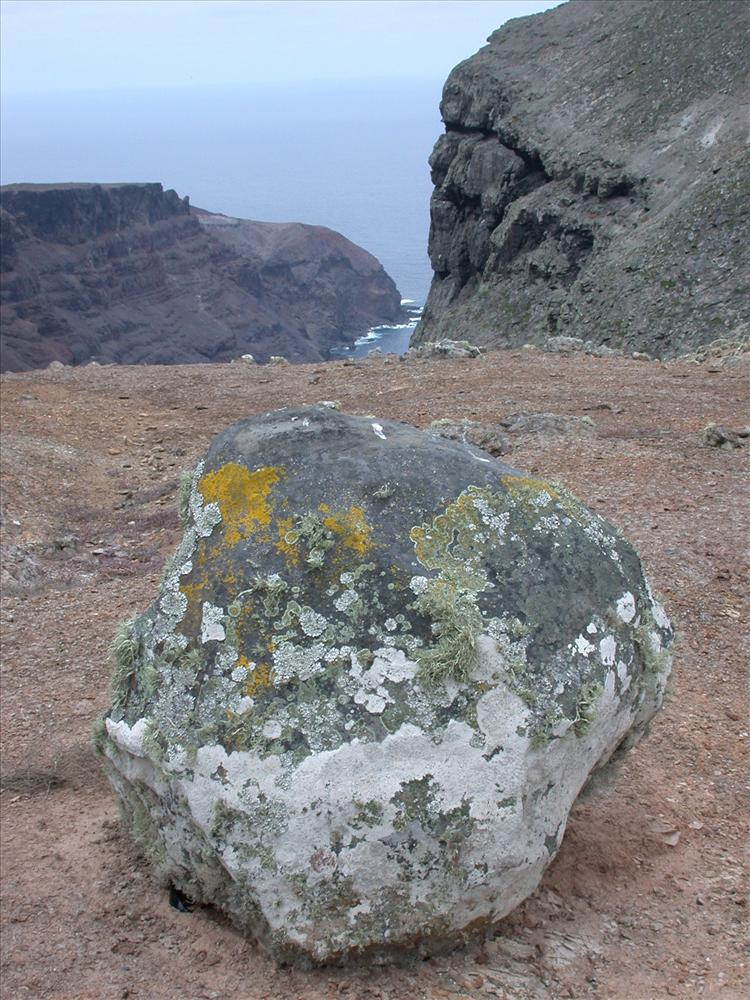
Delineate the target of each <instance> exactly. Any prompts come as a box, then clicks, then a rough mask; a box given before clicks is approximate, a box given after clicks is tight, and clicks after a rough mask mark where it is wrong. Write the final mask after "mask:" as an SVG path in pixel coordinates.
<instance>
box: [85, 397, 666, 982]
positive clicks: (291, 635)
mask: <svg viewBox="0 0 750 1000" xmlns="http://www.w3.org/2000/svg"><path fill="white" fill-rule="evenodd" d="M182 510H183V515H184V520H185V534H184V537H183V539H182V542H181V544H180V546H179V548H178V550H177V552H176V553H175V555H174V558H173V559H172V561H171V562H170V564H169V565H168V567H167V570H166V572H165V574H164V577H163V582H162V584H161V586H160V588H159V591H158V593H157V595H156V596H155V600H154V603H153V604H152V605H151V607H150V608H148V609H147V610H146V611H145V612H143V613H141V614H138V615H136V616H135V617H134V618H133V619H131V620H129V621H128V622H126V623H125V624H124V625H123V627H122V628H121V630H120V632H119V633H118V635H117V638H116V640H115V644H114V647H113V653H114V659H115V664H116V669H115V677H114V682H113V689H112V695H113V703H112V708H111V710H110V711H109V712H108V713H107V715H106V718H104V719H101V720H99V723H98V725H97V728H96V732H95V739H96V743H97V746H98V749H99V752H100V753H101V755H102V759H103V762H104V765H105V769H106V771H107V774H108V776H109V778H110V780H111V782H112V784H113V786H114V788H115V789H116V791H117V793H118V795H119V797H120V799H121V802H122V805H123V809H124V813H125V816H126V818H127V820H128V822H129V824H130V826H131V829H132V833H133V836H134V838H135V840H136V842H137V844H138V845H139V846H140V848H141V849H142V850H143V851H144V853H145V854H146V856H147V858H148V859H149V860H150V861H151V862H152V864H153V866H154V868H155V870H156V872H157V873H158V874H159V875H160V876H161V878H163V879H164V880H165V881H169V882H172V883H173V884H174V885H176V886H177V887H178V888H179V889H180V890H182V891H183V892H184V893H187V894H188V895H189V896H191V897H192V898H193V899H195V900H200V901H202V902H208V903H213V904H215V905H217V906H219V907H220V908H222V909H223V910H225V911H226V912H227V913H228V914H229V916H230V917H231V918H232V920H233V921H234V922H235V923H236V924H237V925H238V926H239V927H241V928H242V929H244V930H246V931H247V932H249V933H251V934H253V935H255V936H256V937H258V938H259V939H260V940H261V941H262V942H263V943H264V944H265V945H266V946H267V947H268V948H269V949H270V950H271V951H272V953H273V954H274V955H275V956H276V957H277V958H278V959H279V960H280V961H283V962H290V961H292V962H296V961H298V962H302V963H306V964H309V963H330V962H342V961H348V960H358V959H364V958H368V959H374V960H383V959H386V958H390V957H393V956H394V955H404V954H410V955H413V954H422V955H429V954H434V953H435V952H438V951H440V950H443V949H446V948H451V947H455V946H456V945H457V944H460V943H461V942H462V941H464V940H466V939H467V938H468V937H470V936H471V935H475V934H478V933H481V932H483V931H487V930H488V929H489V928H491V927H492V925H493V924H494V923H495V922H496V921H497V920H499V919H500V918H501V917H503V916H504V915H505V914H506V913H508V912H509V911H510V910H511V909H513V907H514V906H516V905H517V904H518V903H519V902H521V900H523V899H524V898H525V897H526V896H527V895H528V894H529V893H530V892H531V891H532V890H533V889H534V888H535V886H536V885H537V884H538V882H539V879H540V878H541V876H542V873H543V872H544V870H545V868H546V867H547V865H548V864H549V863H550V861H551V860H552V858H553V857H554V856H555V854H556V852H557V850H558V848H559V846H560V842H561V840H562V837H563V833H564V830H565V824H566V819H567V816H568V811H569V809H570V807H571V805H572V803H573V801H574V800H575V798H576V796H577V795H578V793H579V791H580V790H581V788H582V786H583V785H584V784H585V782H586V781H587V779H588V777H589V775H590V774H591V773H592V772H593V771H596V770H598V769H601V768H602V767H604V766H605V765H606V764H608V763H609V762H611V761H612V759H613V757H614V758H617V757H618V756H620V755H621V754H622V753H624V752H625V751H626V750H627V749H628V748H629V747H630V746H632V745H633V744H634V743H635V742H637V741H638V740H639V739H640V737H641V736H642V734H643V732H644V730H645V727H646V726H647V724H648V722H649V720H650V719H651V718H652V716H653V715H654V713H655V712H656V711H657V709H658V708H659V706H660V704H661V701H662V698H663V694H664V688H665V684H666V679H667V676H668V673H669V669H670V663H671V651H670V650H671V641H672V630H671V627H670V624H669V622H668V620H667V618H666V616H665V614H664V612H663V610H662V608H661V607H660V605H659V604H658V603H657V602H656V601H655V600H654V598H653V596H652V594H651V592H650V590H649V587H648V584H647V582H646V580H645V579H644V576H643V572H642V569H641V565H640V561H639V559H638V556H637V554H636V553H635V551H634V550H633V548H632V547H631V546H630V545H629V544H628V543H627V541H625V540H624V539H623V538H622V537H621V536H620V535H619V534H618V533H617V532H616V531H615V530H614V529H613V528H612V527H611V526H610V525H608V524H607V523H606V522H605V521H603V520H602V519H601V518H600V517H598V516H597V515H595V514H593V513H591V512H590V511H588V510H587V509H586V508H585V507H584V506H583V505H582V504H580V503H579V502H578V501H577V500H576V499H575V498H574V497H572V496H571V495H570V494H568V493H567V492H566V491H565V490H563V489H562V488H560V487H559V486H552V485H550V484H549V483H547V482H544V481H542V480H538V479H533V478H529V477H526V476H523V475H521V474H519V473H518V472H516V471H514V470H513V469H511V468H509V467H508V466H506V465H503V464H501V463H500V462H498V461H496V460H494V459H491V458H490V456H489V455H487V454H486V453H483V452H481V451H479V450H477V449H475V448H473V447H471V446H469V445H466V444H463V443H460V442H455V441H447V440H445V439H444V438H441V437H439V436H437V435H430V434H425V433H423V432H420V431H417V430H415V429H414V428H413V427H409V426H407V425H405V424H399V423H396V422H394V421H388V420H377V419H375V418H357V417H349V416H345V415H343V414H341V413H339V412H336V411H335V410H333V409H330V408H326V407H322V406H321V407H307V408H300V409H286V410H280V411H276V412H273V413H268V414H265V415H263V416H260V417H256V418H253V419H251V420H246V421H243V422H241V423H238V424H235V425H233V426H232V427H229V428H228V429H227V430H225V431H224V432H222V433H221V434H220V435H219V436H218V437H217V438H216V439H215V440H214V442H213V443H212V445H211V447H210V448H209V451H208V453H207V455H206V457H205V459H204V460H203V461H201V462H200V464H199V465H198V467H197V468H196V470H195V473H194V475H193V477H192V481H189V482H186V484H185V490H184V493H183V501H182Z"/></svg>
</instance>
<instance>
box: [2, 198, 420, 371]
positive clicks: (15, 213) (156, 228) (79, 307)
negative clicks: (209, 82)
mask: <svg viewBox="0 0 750 1000" xmlns="http://www.w3.org/2000/svg"><path fill="white" fill-rule="evenodd" d="M0 193H1V195H2V258H1V263H0V272H2V273H1V274H0V278H1V281H2V285H1V289H2V290H1V296H0V301H1V303H2V305H1V306H0V310H1V318H2V335H1V338H2V339H1V341H0V345H1V347H2V368H3V370H11V371H19V370H23V369H26V368H35V367H40V366H42V365H46V364H48V363H49V362H50V361H52V360H60V361H63V362H66V363H72V364H79V363H82V362H86V361H89V360H97V361H99V362H111V361H115V362H118V363H121V364H146V363H149V364H173V363H178V362H179V363H185V362H198V361H227V360H230V359H231V358H234V357H237V356H238V355H240V354H242V353H245V352H249V353H252V354H253V355H255V356H256V358H258V359H259V360H266V359H267V358H268V357H269V356H270V355H272V354H283V355H285V356H287V357H289V358H290V360H295V361H315V360H321V359H324V358H327V357H328V353H329V349H330V348H331V347H332V346H335V345H339V344H342V343H346V342H348V341H351V340H353V339H354V338H355V337H357V336H358V335H359V334H361V333H363V332H364V331H365V330H367V329H368V328H369V327H371V326H373V325H376V324H378V323H387V322H389V321H395V320H397V319H398V318H399V317H400V313H401V306H400V295H399V293H398V291H397V289H396V286H395V285H394V283H393V281H392V280H391V279H390V278H389V277H388V275H387V274H386V273H385V271H384V270H383V268H382V267H381V265H380V264H379V262H378V261H377V260H376V259H375V258H374V257H373V256H371V255H370V254H369V253H367V252H366V251H365V250H362V249H361V248H360V247H358V246H356V245H355V244H353V243H351V242H349V240H347V239H345V238H344V237H343V236H341V235H340V234H338V233H335V232H333V231H332V230H330V229H324V228H323V227H320V226H306V225H301V224H297V223H289V224H276V223H260V222H250V221H247V220H244V219H232V218H229V217H227V216H223V215H215V214H212V213H210V212H204V211H202V210H200V209H195V208H191V207H190V205H189V203H188V200H187V199H180V198H179V197H178V196H177V195H176V194H175V192H174V191H164V190H163V189H162V186H161V184H111V185H98V184H65V185H55V186H52V185H9V186H7V187H4V188H2V190H1V192H0Z"/></svg>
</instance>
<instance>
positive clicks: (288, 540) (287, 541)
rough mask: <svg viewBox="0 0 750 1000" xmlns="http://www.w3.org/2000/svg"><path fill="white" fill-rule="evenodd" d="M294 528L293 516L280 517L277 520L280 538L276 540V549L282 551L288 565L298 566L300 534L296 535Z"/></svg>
mask: <svg viewBox="0 0 750 1000" xmlns="http://www.w3.org/2000/svg"><path fill="white" fill-rule="evenodd" d="M293 528H294V522H293V520H292V519H291V517H280V518H279V519H278V521H277V522H276V530H277V533H278V536H279V540H278V541H277V542H276V551H277V552H280V553H281V555H282V556H283V557H284V559H285V561H286V563H287V565H288V566H297V565H298V563H299V549H298V548H297V538H298V536H295V533H294V531H293ZM292 539H294V541H293V540H292Z"/></svg>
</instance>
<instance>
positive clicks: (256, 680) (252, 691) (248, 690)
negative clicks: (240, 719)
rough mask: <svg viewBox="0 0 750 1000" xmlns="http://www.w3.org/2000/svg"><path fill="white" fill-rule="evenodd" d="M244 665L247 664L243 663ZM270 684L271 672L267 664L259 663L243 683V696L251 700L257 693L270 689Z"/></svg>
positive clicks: (271, 681) (271, 679)
mask: <svg viewBox="0 0 750 1000" xmlns="http://www.w3.org/2000/svg"><path fill="white" fill-rule="evenodd" d="M245 663H247V661H245ZM272 684H273V670H272V669H271V667H269V665H268V664H267V663H259V664H258V665H257V666H256V667H255V669H254V670H253V672H252V673H251V674H250V676H249V677H248V678H247V680H246V681H245V687H244V688H243V694H246V695H247V696H248V698H253V697H254V696H255V695H256V694H257V693H258V691H262V690H263V689H264V688H267V687H271V685H272Z"/></svg>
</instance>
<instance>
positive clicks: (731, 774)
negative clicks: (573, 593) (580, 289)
mask: <svg viewBox="0 0 750 1000" xmlns="http://www.w3.org/2000/svg"><path fill="white" fill-rule="evenodd" d="M1 386H2V406H3V434H4V443H3V454H2V457H3V466H4V486H3V494H2V505H3V536H4V541H5V543H6V545H18V546H21V547H22V548H23V549H25V550H28V551H30V552H31V553H33V555H34V556H35V557H36V558H37V559H38V560H39V563H40V565H41V567H42V569H43V571H44V576H43V579H42V580H41V583H40V585H39V586H38V587H37V589H35V590H33V591H32V592H26V593H24V594H21V595H11V594H7V595H6V597H5V599H4V600H3V604H2V627H3V665H2V688H3V704H2V716H1V721H2V752H3V756H2V775H3V781H2V793H1V794H0V804H1V805H2V811H3V817H4V819H3V823H2V926H3V935H2V945H3V953H2V981H3V986H4V990H3V996H4V997H5V998H7V1000H11V998H13V1000H15V998H24V997H34V998H35V997H39V998H46V997H54V998H57V1000H74V998H75V1000H89V998H90V1000H105V998H125V997H130V998H138V1000H151V998H153V1000H167V998H175V1000H177V998H179V1000H200V998H224V997H232V998H233V1000H261V998H268V1000H271V998H272V1000H287V998H288V1000H297V998H299V1000H302V998H304V1000H320V998H323V997H326V998H327V997H338V996H343V997H347V998H351V1000H358V998H392V1000H412V998H415V1000H417V998H430V1000H432V998H463V1000H467V998H473V1000H482V998H487V997H501V998H506V1000H519V998H528V997H535V998H536V997H539V998H542V997H544V998H557V997H599V998H606V1000H647V998H652V997H681V998H692V997H696V996H705V997H720V998H723V1000H729V998H739V997H744V996H747V995H749V993H750V955H749V953H748V907H749V906H750V904H749V903H748V899H749V897H750V893H749V892H748V881H747V867H746V865H747V860H748V859H747V856H746V852H747V847H748V818H749V816H750V809H749V799H750V793H749V790H748V771H749V770H750V769H749V768H748V748H749V747H750V735H748V729H750V721H749V720H750V713H749V712H748V707H749V705H748V702H749V700H750V699H749V698H748V684H747V671H748V662H749V661H750V656H749V655H748V654H749V653H750V649H749V643H748V624H749V623H750V608H749V607H748V603H747V597H748V593H749V592H750V587H749V586H748V583H749V578H750V572H749V568H748V558H747V543H748V537H749V532H748V526H749V525H748V522H749V521H750V518H749V517H748V513H749V511H750V502H749V498H748V493H749V492H750V476H748V464H749V461H748V460H749V458H750V444H749V445H746V446H745V447H743V448H741V449H737V450H732V451H722V450H718V449H716V448H709V447H706V446H705V445H703V444H702V443H701V437H700V432H701V430H702V428H703V427H704V426H705V425H706V424H707V423H708V422H709V421H716V422H717V423H719V424H722V425H725V426H728V427H730V428H737V427H738V426H740V425H742V424H746V423H748V413H749V411H750V373H749V372H748V369H747V367H745V368H734V369H727V368H724V369H722V368H720V367H719V366H718V365H710V364H709V365H688V364H684V363H673V364H668V365H664V364H660V363H658V362H639V361H633V360H620V359H607V360H603V359H596V358H590V357H574V358H563V357H559V356H553V355H549V354H542V353H540V352H507V353H494V354H489V355H487V356H486V357H485V358H482V359H478V360H475V361H440V362H425V361H418V360H411V361H405V362H398V361H395V360H390V359H385V360H382V359H380V360H377V361H375V360H372V361H367V362H356V363H352V362H334V363H330V364H325V365H318V366H317V367H316V366H311V365H306V366H295V367H278V368H276V367H249V366H246V365H244V364H234V365H231V366H229V365H216V366H185V367H163V368H121V367H101V368H99V367H87V368H79V369H64V370H62V371H50V372H47V371H45V372H28V373H24V374H19V375H8V376H4V377H3V379H2V383H1ZM334 398H335V399H339V400H341V402H342V405H343V409H344V410H345V411H348V412H352V413H369V412H375V413H377V414H379V415H382V416H386V417H395V418H399V419H402V420H406V421H409V422H411V423H414V424H417V425H421V426H424V425H427V424H428V423H429V422H430V420H431V419H434V418H437V417H442V416H451V417H456V418H460V417H470V418H472V419H476V420H480V421H486V422H492V421H493V420H495V419H497V418H499V417H501V416H504V415H507V414H509V413H511V412H514V411H518V410H533V411H552V412H556V413H564V414H575V415H579V416H582V415H588V416H590V417H592V418H593V419H594V421H595V423H596V428H597V432H596V434H595V435H593V436H591V435H589V436H573V435H568V436H547V437H544V436H539V435H526V436H524V437H519V438H517V439H516V444H515V447H514V450H513V453H512V454H511V455H510V456H509V458H508V461H510V462H511V463H512V464H514V465H516V466H518V467H520V468H523V469H526V470H528V471H531V472H535V473H539V474H542V475H547V476H550V477H552V478H557V479H560V480H562V481H563V482H564V483H565V484H566V485H567V486H569V487H570V488H571V489H572V490H573V491H574V492H575V493H577V494H578V495H579V496H580V497H581V498H582V499H583V500H584V501H586V502H587V503H588V504H589V505H590V506H591V507H592V508H593V509H595V510H597V511H599V512H601V513H602V514H604V515H605V516H607V517H608V518H610V519H611V520H612V521H613V522H614V523H615V524H617V525H618V526H619V527H621V528H622V529H623V530H624V531H625V532H626V533H627V534H628V535H629V536H630V538H631V539H632V540H633V541H634V542H635V543H636V545H637V546H638V547H639V549H640V551H641V553H642V555H643V558H644V562H645V564H646V567H647V570H648V572H649V574H650V576H651V578H652V580H653V582H654V583H655V585H656V587H657V588H658V589H659V590H660V591H661V593H662V594H663V595H664V597H665V598H666V601H667V605H668V608H669V611H670V613H671V614H672V616H673V618H674V620H675V621H676V624H677V626H678V628H679V630H680V635H681V641H680V644H679V649H678V653H677V656H676V659H675V667H674V674H673V682H672V686H671V694H670V696H669V698H668V701H667V704H666V706H665V709H664V711H663V712H662V713H661V715H660V716H659V717H658V718H657V720H656V722H655V724H654V726H653V731H652V733H651V735H650V736H649V737H648V738H647V739H646V740H645V741H644V742H643V744H642V745H641V746H640V747H638V748H637V749H636V750H635V751H634V752H633V754H632V755H631V757H630V758H629V760H628V761H627V763H626V765H625V767H624V770H623V771H622V772H621V773H620V775H619V777H618V778H617V781H616V783H615V785H614V786H613V787H611V788H610V789H609V790H608V791H607V792H606V793H605V794H603V795H600V796H598V797H596V798H589V799H588V800H585V801H581V802H579V803H578V804H576V806H575V807H574V809H573V812H572V815H571V817H570V822H569V825H568V831H567V833H566V836H565V840H564V843H563V845H562V848H561V850H560V852H559V854H558V856H557V858H556V859H555V861H554V863H553V864H552V865H551V867H550V869H549V871H548V872H547V875H546V876H545V878H544V880H543V882H542V884H541V886H540V887H539V889H538V890H537V891H536V892H535V893H534V894H533V895H532V896H531V897H530V898H529V899H528V900H527V901H526V903H524V904H523V905H522V906H521V907H520V908H519V909H518V910H517V911H515V913H513V914H512V915H511V916H510V917H509V918H507V919H506V920H504V921H503V922H502V923H501V924H500V926H499V927H498V929H497V934H496V936H495V937H493V938H492V939H491V940H489V941H488V942H486V943H485V944H483V945H475V946H474V947H471V948H469V949H467V950H461V951H458V952H456V953H454V954H453V955H451V956H449V957H446V958H441V959H434V960H430V961H427V962H421V963H419V966H418V967H416V968H406V969H404V968H382V969H375V970H351V969H349V970H337V969H332V970H331V969H329V970H321V971H316V972H312V973H309V972H307V973H306V972H302V971H299V970H283V969H282V970H279V969H277V968H276V967H275V966H274V964H273V963H272V962H271V961H270V960H269V959H268V958H267V957H266V955H265V954H264V953H263V952H261V951H260V950H259V949H258V948H257V947H256V946H255V945H254V944H253V943H252V942H249V941H246V940H244V939H243V938H242V937H241V936H240V935H239V934H238V933H237V932H236V931H235V930H234V929H233V928H232V927H231V926H229V925H228V923H227V922H226V921H225V920H224V919H223V918H222V917H221V916H219V915H218V914H216V913H214V912H212V911H211V910H209V909H199V910H196V911H195V912H193V913H192V914H183V913H179V912H177V911H176V910H174V909H172V908H170V906H169V905H168V902H167V899H166V895H165V892H164V891H163V890H162V889H160V888H158V887H156V886H155V885H154V884H153V883H152V882H151V881H150V880H149V876H148V872H147V870H146V868H145V867H144V865H143V864H142V862H141V861H140V860H139V859H138V858H137V857H136V855H135V854H134V853H133V851H132V849H131V847H130V845H129V843H128V841H127V840H126V839H125V837H124V836H123V833H122V831H121V828H120V826H119V823H118V813H117V807H116V804H115V801H114V798H113V796H112V794H111V793H110V791H109V788H108V786H107V783H106V781H105V780H104V778H103V777H102V774H101V772H100V769H99V767H98V765H97V763H96V762H95V760H94V758H93V757H92V756H91V754H90V751H89V749H88V729H89V725H90V723H91V720H92V718H93V716H94V715H95V713H96V712H97V711H99V710H101V709H104V708H105V707H106V706H107V693H106V692H107V681H108V673H109V669H108V666H107V662H106V660H107V648H108V645H109V641H110V637H111V635H112V633H113V630H114V628H115V625H116V623H117V622H118V621H119V620H120V619H122V618H124V617H125V616H126V615H128V614H130V613H131V612H132V611H133V610H134V609H139V608H143V607H144V606H145V605H146V604H147V603H148V602H149V599H150V597H151V596H152V595H153V593H154V590H155V587H156V585H157V581H158V578H159V571H160V568H161V564H162V562H163V560H164V558H165V556H166V555H167V554H168V553H169V552H170V550H171V549H172V548H173V547H174V545H175V544H176V542H177V539H178V536H179V533H180V529H179V525H178V520H177V514H176V510H175V493H176V487H177V481H178V478H179V473H180V471H181V470H182V469H183V468H187V467H190V466H192V465H193V463H194V462H195V460H196V459H197V458H198V456H199V455H200V454H201V453H202V452H203V451H204V449H205V448H206V446H207V445H208V443H209V440H210V439H211V437H212V436H213V434H214V433H215V432H216V431H217V430H218V429H220V428H222V427H224V426H225V425H226V424H227V423H230V422H232V421H234V420H236V419H238V418H241V417H245V416H248V415H250V414H253V413H257V412H260V411H264V410H267V409H272V408H276V407H279V406H282V405H285V404H292V403H294V404H298V403H302V402H316V401H318V400H321V399H334ZM604 407H610V408H604ZM66 535H74V536H76V538H75V540H74V541H73V542H70V541H69V542H68V543H67V544H66V542H65V540H64V536H66ZM61 546H62V547H61ZM677 834H679V837H678V836H677Z"/></svg>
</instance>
